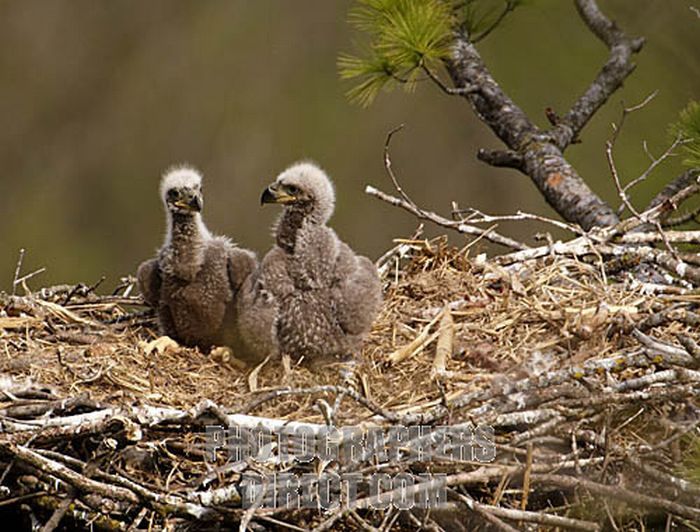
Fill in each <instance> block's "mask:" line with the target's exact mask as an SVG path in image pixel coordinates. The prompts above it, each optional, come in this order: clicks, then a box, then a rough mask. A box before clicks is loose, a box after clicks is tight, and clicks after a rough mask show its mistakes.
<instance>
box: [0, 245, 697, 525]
mask: <svg viewBox="0 0 700 532" xmlns="http://www.w3.org/2000/svg"><path fill="white" fill-rule="evenodd" d="M401 246H403V251H404V253H403V258H401V259H399V258H398V255H397V256H396V257H393V258H391V260H390V266H389V267H386V268H384V269H383V272H384V274H383V275H384V280H385V287H386V290H385V304H384V306H383V309H382V311H381V313H380V315H379V317H378V319H377V321H376V323H375V326H374V328H373V330H372V333H371V334H370V336H369V337H368V339H367V341H366V343H365V347H364V350H363V353H362V357H361V360H360V361H359V362H358V363H357V365H356V366H354V367H353V368H351V370H352V371H350V372H349V373H350V377H348V371H344V370H343V368H340V370H339V368H337V367H334V366H328V367H327V368H316V369H315V370H313V371H312V370H310V369H308V368H306V367H305V366H304V365H292V366H291V368H287V369H285V368H284V367H283V364H281V363H280V361H275V360H270V361H267V362H266V363H264V364H263V365H262V366H261V367H259V368H243V367H240V366H239V365H237V364H235V363H233V362H232V361H231V360H229V359H227V358H226V357H223V358H222V357H218V356H217V355H216V354H204V353H200V352H199V351H197V350H196V349H187V348H183V347H172V346H170V347H165V348H163V349H158V348H154V346H156V345H158V344H153V343H150V342H152V341H153V340H154V339H155V338H156V337H157V333H156V331H155V328H154V326H155V323H154V320H153V318H152V316H148V315H144V312H134V310H135V309H137V308H138V307H137V306H138V305H140V304H141V300H140V299H139V298H138V297H134V296H129V295H125V293H124V291H122V292H120V293H117V294H115V295H111V296H100V295H96V294H94V293H93V292H91V291H89V290H82V291H81V290H76V289H75V287H54V288H50V289H44V290H41V291H39V292H36V293H28V294H27V295H25V296H20V297H18V296H3V297H2V299H0V310H2V314H0V335H1V336H0V342H1V349H0V375H1V376H2V381H1V382H0V390H1V391H2V392H3V395H4V397H3V399H2V404H1V405H0V416H2V417H0V424H1V426H2V431H3V433H2V434H0V472H2V471H4V473H2V479H3V482H2V485H3V486H4V487H5V488H4V489H5V490H6V492H5V493H3V494H2V497H3V498H4V499H5V501H9V502H4V501H3V500H0V510H1V509H2V508H3V506H4V507H7V508H11V507H12V506H13V504H15V503H13V499H17V503H16V504H19V503H20V502H22V504H23V505H24V507H25V510H26V508H29V509H28V510H26V512H29V513H31V515H37V516H40V517H42V518H44V520H46V519H48V518H50V517H51V516H52V515H53V516H56V515H58V514H59V512H62V513H60V516H59V517H62V518H64V519H66V520H68V519H70V520H71V522H72V523H73V524H74V525H75V526H79V527H82V526H88V525H89V524H91V525H93V526H97V527H98V528H104V529H115V530H126V529H128V528H129V527H132V528H131V529H132V530H137V529H148V528H151V529H152V528H156V529H157V528H164V527H174V526H186V525H187V526H198V525H195V524H196V523H207V524H206V526H209V527H213V526H219V527H223V528H226V527H230V526H232V524H236V525H240V524H241V523H243V524H244V525H246V526H248V528H253V529H254V528H255V527H258V528H260V527H268V528H269V527H272V528H279V529H284V526H287V525H289V526H292V527H294V526H296V527H300V528H303V529H306V528H314V527H317V528H318V529H321V530H322V529H328V528H331V527H337V526H340V525H341V524H342V526H345V527H346V528H348V529H373V530H376V529H387V530H388V529H403V528H405V529H412V528H416V527H418V526H419V524H420V525H421V526H425V527H428V528H430V527H433V529H437V528H434V527H438V528H445V529H449V523H450V520H451V519H456V518H455V517H454V516H455V510H457V511H458V512H459V514H460V516H459V519H461V523H462V526H467V528H469V527H470V526H478V525H479V524H480V523H481V524H483V523H488V524H489V525H488V526H495V527H497V528H499V529H503V530H508V528H507V527H509V526H511V527H512V526H516V527H518V528H521V529H533V530H535V529H537V527H542V529H554V528H556V527H557V526H558V527H561V528H565V529H579V530H597V529H599V528H600V527H602V526H606V525H607V526H609V524H610V522H613V523H615V526H618V527H620V528H623V529H624V528H630V529H632V528H634V527H635V526H639V523H644V524H645V526H655V525H656V524H658V523H662V524H665V523H666V522H673V523H675V524H679V525H680V524H685V525H686V526H693V525H692V523H696V522H700V486H697V485H696V484H694V483H693V482H686V481H685V480H684V476H688V472H687V471H686V470H684V469H683V467H681V463H682V462H683V460H684V459H685V457H687V456H688V455H689V454H692V452H693V447H694V446H695V444H694V442H693V441H692V436H693V434H694V433H695V432H696V431H697V428H698V426H699V425H700V420H698V417H697V407H698V404H697V399H696V396H697V392H698V388H699V387H700V372H697V371H696V367H697V364H698V361H700V358H698V355H699V354H700V348H698V346H697V343H696V342H698V341H700V334H699V333H698V331H697V324H698V323H700V317H699V316H698V315H696V314H695V312H694V311H695V307H696V306H697V302H698V300H699V299H700V296H699V295H698V294H697V293H696V292H695V291H694V290H692V289H689V288H687V287H686V288H677V287H669V288H668V289H667V290H665V291H662V293H651V294H650V293H649V292H650V290H649V286H648V285H646V284H645V283H640V282H638V281H637V280H636V279H635V278H634V277H633V276H632V275H631V274H630V273H629V272H627V271H625V269H624V268H620V267H619V265H616V267H615V268H613V265H612V264H611V263H608V264H607V270H606V265H605V264H603V265H601V264H600V263H599V261H597V260H596V259H595V258H594V259H591V260H589V258H586V259H582V258H579V257H577V256H559V255H551V256H545V257H542V258H538V259H537V260H532V261H527V262H515V263H513V264H511V265H509V266H503V265H502V264H503V263H504V262H503V261H498V260H486V259H484V258H483V257H476V258H471V257H469V253H468V251H465V250H457V249H455V248H451V247H450V246H448V245H447V242H446V240H445V239H443V238H440V239H435V240H432V241H420V240H415V241H404V242H403V243H402V244H401ZM613 269H615V272H613ZM127 290H128V289H127ZM446 316H449V319H447V320H446V319H445V317H446ZM438 345H441V346H442V348H441V349H442V352H443V354H444V353H445V352H447V353H448V356H447V358H446V360H445V361H444V370H443V369H442V368H440V367H439V366H440V364H439V362H438V361H437V360H436V352H437V351H439V350H440V348H438ZM445 350H447V351H445ZM346 369H347V368H346ZM339 396H342V398H341V399H340V400H339V399H338V397H339ZM234 414H240V415H243V416H248V417H249V418H250V419H251V423H255V422H256V421H255V420H256V419H258V418H264V419H267V420H271V421H274V422H285V421H294V422H301V423H307V424H313V425H324V424H326V423H328V422H329V421H330V422H332V423H333V424H334V425H336V426H350V425H360V424H366V423H373V424H379V425H384V426H388V425H390V424H394V425H395V424H397V423H401V424H405V425H412V424H424V425H437V424H456V423H466V422H472V423H478V424H489V425H491V426H493V427H494V428H495V431H496V444H497V454H496V460H495V462H493V463H491V464H482V463H475V462H454V461H450V462H446V461H443V462H439V461H432V462H427V463H419V464H416V463H409V462H400V463H395V464H391V465H388V466H387V465H386V464H384V465H383V466H381V467H382V468H384V469H382V471H384V470H388V471H391V472H400V471H411V472H416V471H419V470H420V471H426V470H428V471H440V472H442V473H446V474H447V475H448V477H447V478H448V481H447V482H448V485H449V501H450V504H451V505H452V506H451V507H450V511H447V510H446V511H444V512H442V514H441V513H440V512H435V513H434V514H433V515H430V514H427V515H426V514H425V513H423V514H421V513H420V512H413V513H411V512H406V511H398V510H395V509H393V510H388V511H381V512H380V511H373V510H369V509H366V508H364V507H360V506H358V507H356V508H347V507H345V508H341V509H338V510H336V511H332V512H323V511H320V510H314V511H312V510H300V511H293V512H290V511H282V510H279V511H274V510H270V509H267V510H265V509H258V510H256V511H247V512H246V511H245V510H242V509H241V508H240V504H239V503H240V499H239V498H238V494H237V492H236V490H237V486H238V483H239V482H240V479H241V474H242V472H244V470H245V469H246V467H248V468H253V469H255V467H256V465H255V464H250V463H249V464H247V465H245V464H243V465H240V466H236V467H233V466H232V465H231V464H227V463H226V457H225V456H220V457H219V459H218V462H217V463H216V464H211V463H208V462H206V461H205V460H204V459H203V455H204V452H203V441H204V437H203V431H204V426H205V425H206V424H207V423H209V424H211V423H212V422H213V421H214V422H215V421H217V420H218V421H219V422H223V421H226V419H228V418H227V416H229V415H234ZM80 416H82V417H80ZM253 416H254V417H253ZM55 462H57V463H59V464H62V465H63V466H64V469H67V470H68V472H66V471H65V470H60V471H58V472H57V471H56V470H55V468H53V465H52V464H53V463H55ZM265 467H267V468H272V469H273V470H274V469H275V467H277V468H278V469H282V465H280V464H277V465H276V466H274V465H269V464H265ZM285 467H287V468H288V469H289V470H291V471H305V472H306V471H308V466H307V465H303V464H291V465H286V466H285ZM327 467H331V468H332V467H333V465H330V466H327ZM358 467H359V468H360V469H361V470H362V471H363V472H365V473H367V472H371V471H373V470H377V471H378V470H379V468H380V465H378V464H376V463H375V464H372V463H367V464H362V465H361V466H358ZM71 472H73V473H74V474H72V473H71ZM691 476H692V475H691ZM56 479H58V481H57V480H56ZM89 481H92V482H93V483H90V482H89ZM130 483H131V484H130ZM98 484H99V486H98ZM117 488H119V489H117ZM216 490H219V491H216ZM227 490H228V491H227ZM606 490H608V491H606ZM610 490H612V491H610ZM207 492H209V493H211V492H215V493H216V494H217V497H218V496H221V497H220V498H219V499H217V500H216V501H215V502H211V501H209V502H208V503H205V502H203V500H204V499H202V493H207ZM223 493H226V494H228V498H226V497H224V496H223V495H222V494H223ZM205 498H206V497H205ZM65 501H69V504H67V503H66V502H65ZM26 512H25V513H26ZM443 514H444V515H443ZM25 518H26V516H25ZM281 522H282V523H286V524H287V525H282V524H280V523H281ZM465 524H466V525H465ZM201 526H204V525H201ZM324 527H325V528H324Z"/></svg>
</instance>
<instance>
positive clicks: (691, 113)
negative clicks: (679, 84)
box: [670, 100, 700, 168]
mask: <svg viewBox="0 0 700 532" xmlns="http://www.w3.org/2000/svg"><path fill="white" fill-rule="evenodd" d="M670 132H671V134H672V135H673V136H674V137H677V136H680V137H681V139H683V140H684V141H685V142H684V143H683V146H682V151H683V153H684V154H685V156H686V158H685V160H684V161H683V163H684V164H686V165H687V166H689V167H691V168H699V167H700V103H698V102H696V101H692V100H691V101H690V103H688V105H687V106H686V107H685V109H683V110H682V111H681V112H680V115H679V117H678V121H677V122H675V123H674V124H672V125H671V128H670Z"/></svg>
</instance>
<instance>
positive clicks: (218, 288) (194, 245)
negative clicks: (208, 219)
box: [137, 166, 257, 352]
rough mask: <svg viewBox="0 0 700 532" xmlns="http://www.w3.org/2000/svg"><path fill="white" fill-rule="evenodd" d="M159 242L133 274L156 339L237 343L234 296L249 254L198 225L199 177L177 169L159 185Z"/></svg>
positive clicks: (250, 264)
mask: <svg viewBox="0 0 700 532" xmlns="http://www.w3.org/2000/svg"><path fill="white" fill-rule="evenodd" d="M160 196H161V199H162V201H163V204H164V206H165V217H166V233H165V242H164V243H163V246H162V247H161V248H160V250H158V253H157V256H156V258H154V259H150V260H147V261H145V262H143V263H142V264H141V265H140V266H139V268H138V272H137V278H138V283H139V288H140V290H141V293H142V294H143V297H144V298H145V300H146V302H147V303H149V304H150V305H151V306H152V307H153V308H154V309H155V310H156V312H157V314H158V322H159V325H160V332H161V334H165V335H167V336H170V337H171V338H173V339H175V340H177V341H178V342H180V343H181V344H184V345H187V346H193V347H194V346H196V347H199V348H200V349H203V350H207V349H209V348H211V347H213V346H231V347H234V352H235V347H236V343H237V342H238V330H237V316H236V297H237V295H238V293H239V291H240V288H241V285H242V284H243V281H244V280H245V278H246V277H247V276H248V275H250V273H251V272H252V271H254V270H255V268H256V266H257V261H256V258H255V255H254V254H253V253H252V252H250V251H248V250H244V249H241V248H239V247H237V246H235V245H234V244H233V243H232V242H231V241H230V240H229V239H228V238H225V237H222V236H214V235H212V234H211V233H210V232H209V230H208V229H207V227H206V226H205V225H204V222H203V221H202V214H201V211H202V207H203V195H202V177H201V175H200V174H199V173H198V172H197V171H196V170H194V169H192V168H189V167H186V166H183V167H177V168H174V169H171V170H169V171H168V172H167V173H166V174H165V175H164V176H163V179H162V181H161V184H160Z"/></svg>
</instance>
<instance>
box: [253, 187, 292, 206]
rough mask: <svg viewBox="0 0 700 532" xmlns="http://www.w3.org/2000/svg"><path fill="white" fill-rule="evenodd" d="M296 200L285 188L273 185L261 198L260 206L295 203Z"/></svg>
mask: <svg viewBox="0 0 700 532" xmlns="http://www.w3.org/2000/svg"><path fill="white" fill-rule="evenodd" d="M296 200H297V198H296V196H294V195H293V194H290V193H289V192H288V191H286V190H285V187H284V186H279V185H277V184H276V183H273V184H272V185H270V186H269V187H267V188H266V189H265V190H264V191H263V193H262V196H260V205H264V204H265V203H281V204H286V203H294V202H295V201H296Z"/></svg>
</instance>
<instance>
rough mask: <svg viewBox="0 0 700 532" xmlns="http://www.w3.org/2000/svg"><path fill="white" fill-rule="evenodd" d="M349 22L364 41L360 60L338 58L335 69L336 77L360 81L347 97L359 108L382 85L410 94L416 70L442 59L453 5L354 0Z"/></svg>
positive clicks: (436, 0)
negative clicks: (365, 36) (364, 37)
mask: <svg viewBox="0 0 700 532" xmlns="http://www.w3.org/2000/svg"><path fill="white" fill-rule="evenodd" d="M350 23H351V24H352V25H353V26H354V27H355V28H357V29H358V30H359V31H360V32H362V33H364V34H366V35H367V36H368V38H369V42H368V43H366V51H365V53H363V54H362V55H360V56H355V55H348V54H342V55H341V56H340V57H339V58H338V68H339V70H340V76H341V78H343V79H358V80H359V83H358V84H357V85H355V86H354V87H353V88H352V89H350V91H348V97H349V98H350V100H351V101H354V102H357V103H359V104H361V105H363V106H368V105H369V104H371V103H372V101H374V98H375V97H376V96H377V94H378V93H379V91H380V90H381V89H382V88H385V87H387V88H391V87H393V86H395V85H396V84H402V85H404V87H406V89H407V90H412V89H413V88H414V87H415V82H416V81H417V79H418V76H419V75H420V71H421V69H422V68H423V67H425V68H430V67H432V66H435V65H436V64H437V63H439V62H440V61H441V60H442V59H443V58H445V57H447V55H448V53H449V46H450V43H451V42H452V6H451V2H448V1H445V0H359V1H358V5H357V6H356V7H355V8H354V9H353V10H352V11H351V12H350Z"/></svg>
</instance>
